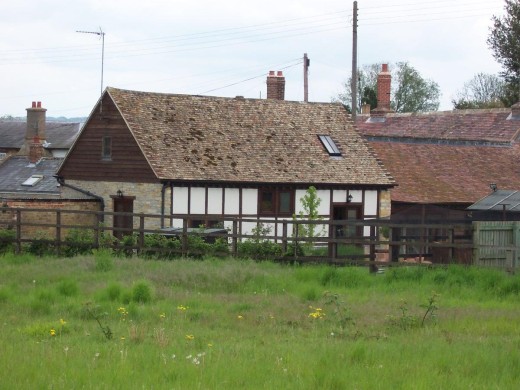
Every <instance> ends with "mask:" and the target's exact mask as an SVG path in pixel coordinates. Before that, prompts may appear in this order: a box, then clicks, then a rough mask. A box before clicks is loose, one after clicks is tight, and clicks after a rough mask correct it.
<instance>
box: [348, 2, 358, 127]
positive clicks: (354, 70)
mask: <svg viewBox="0 0 520 390" xmlns="http://www.w3.org/2000/svg"><path fill="white" fill-rule="evenodd" d="M357 24H358V7H357V1H354V9H353V12H352V80H351V85H350V90H351V92H352V119H353V120H356V112H357Z"/></svg>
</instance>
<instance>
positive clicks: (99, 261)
mask: <svg viewBox="0 0 520 390" xmlns="http://www.w3.org/2000/svg"><path fill="white" fill-rule="evenodd" d="M93 252H94V263H95V269H96V271H99V272H108V271H110V270H112V268H114V260H113V258H112V252H111V251H110V250H108V249H103V248H100V249H94V251H93Z"/></svg>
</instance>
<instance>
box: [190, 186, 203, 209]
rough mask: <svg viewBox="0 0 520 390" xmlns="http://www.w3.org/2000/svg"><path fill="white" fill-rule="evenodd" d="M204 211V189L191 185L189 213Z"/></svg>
mask: <svg viewBox="0 0 520 390" xmlns="http://www.w3.org/2000/svg"><path fill="white" fill-rule="evenodd" d="M205 212H206V189H205V188H203V187H191V203H190V214H204V213H205Z"/></svg>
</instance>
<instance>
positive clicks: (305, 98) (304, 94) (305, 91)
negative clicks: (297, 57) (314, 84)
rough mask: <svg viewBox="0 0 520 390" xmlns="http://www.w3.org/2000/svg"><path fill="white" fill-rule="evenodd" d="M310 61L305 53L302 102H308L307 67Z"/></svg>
mask: <svg viewBox="0 0 520 390" xmlns="http://www.w3.org/2000/svg"><path fill="white" fill-rule="evenodd" d="M310 65H311V60H309V58H308V57H307V53H304V54H303V101H304V102H308V101H309V66H310Z"/></svg>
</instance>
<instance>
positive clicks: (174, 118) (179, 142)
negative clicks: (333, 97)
mask: <svg viewBox="0 0 520 390" xmlns="http://www.w3.org/2000/svg"><path fill="white" fill-rule="evenodd" d="M107 92H108V94H109V96H110V97H111V98H112V99H113V101H114V103H115V104H116V106H117V108H118V110H119V111H120V113H121V114H122V116H123V118H124V119H125V121H126V123H127V124H128V126H129V129H130V131H131V133H132V134H133V136H134V138H135V139H136V141H137V143H138V144H139V146H140V148H141V150H142V152H143V154H144V156H145V157H146V159H147V160H148V162H149V163H150V166H151V167H152V169H153V170H154V172H155V173H156V175H157V177H158V178H159V179H165V180H208V181H230V182H237V181H238V182H263V183H302V182H304V183H316V184H319V183H327V184H342V185H345V184H358V185H382V186H391V185H393V184H394V180H393V179H392V178H391V177H390V176H389V175H388V173H387V171H386V170H385V169H384V168H383V166H382V165H381V164H380V163H379V162H378V161H377V159H376V158H375V157H374V155H373V153H372V151H371V149H370V147H369V146H368V144H367V142H366V141H365V140H364V139H363V138H362V137H361V136H360V135H359V133H358V132H357V131H356V130H355V129H354V128H353V126H352V123H351V120H350V117H349V115H348V114H347V112H346V110H345V108H344V107H343V106H342V105H341V104H332V103H301V102H289V101H279V100H260V99H244V98H235V99H233V98H220V97H207V96H192V95H175V94H161V93H150V92H137V91H128V90H121V89H115V88H107ZM320 134H325V135H330V136H331V138H332V139H333V140H334V142H335V143H336V145H337V146H338V148H339V149H340V151H341V157H331V156H329V154H328V153H327V151H326V150H325V148H324V147H323V145H322V143H321V142H320V140H319V138H318V135H320Z"/></svg>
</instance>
